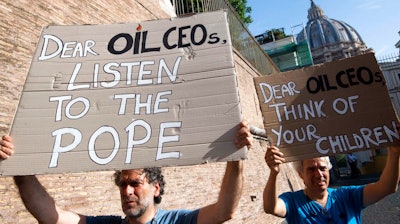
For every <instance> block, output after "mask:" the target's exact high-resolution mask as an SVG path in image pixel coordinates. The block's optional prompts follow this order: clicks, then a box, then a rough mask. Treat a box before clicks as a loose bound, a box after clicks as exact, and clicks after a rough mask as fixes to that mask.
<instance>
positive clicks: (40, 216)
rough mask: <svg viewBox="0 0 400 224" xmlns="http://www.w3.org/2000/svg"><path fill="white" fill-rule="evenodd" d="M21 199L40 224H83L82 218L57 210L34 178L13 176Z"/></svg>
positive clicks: (51, 199)
mask: <svg viewBox="0 0 400 224" xmlns="http://www.w3.org/2000/svg"><path fill="white" fill-rule="evenodd" d="M14 181H15V184H16V185H17V187H18V190H19V194H20V195H21V199H22V201H23V202H24V204H25V207H26V209H28V211H29V212H30V213H31V214H32V215H33V216H34V217H35V218H36V220H38V222H39V223H40V224H46V223H49V224H54V223H56V224H85V223H86V220H85V218H84V217H83V216H80V215H78V214H76V213H73V212H69V211H64V210H62V209H59V208H57V206H56V205H55V202H54V200H53V198H51V197H50V195H49V194H48V193H47V191H46V189H45V188H44V187H43V186H42V185H41V184H40V182H39V181H38V179H37V178H36V176H15V177H14Z"/></svg>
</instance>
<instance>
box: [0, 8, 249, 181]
mask: <svg viewBox="0 0 400 224" xmlns="http://www.w3.org/2000/svg"><path fill="white" fill-rule="evenodd" d="M240 120H241V111H240V105H239V98H238V89H237V82H236V76H235V70H234V60H233V53H232V46H231V41H230V37H229V30H228V24H227V15H226V12H224V11H219V12H211V13H204V14H197V15H194V16H191V17H185V18H171V19H166V20H158V21H145V22H141V23H134V24H112V25H111V24H110V25H83V26H49V27H46V28H45V29H44V30H43V32H42V35H41V37H40V40H39V42H38V45H37V49H36V52H35V54H34V56H33V61H32V64H31V68H30V71H29V74H28V77H27V80H26V84H25V86H24V90H23V93H22V95H21V100H20V103H19V107H18V110H17V113H16V115H15V118H14V122H13V125H12V129H11V133H10V134H11V136H12V137H13V138H14V140H15V148H16V154H15V155H13V156H12V157H11V158H10V159H9V160H6V161H3V162H1V164H0V168H1V173H2V174H3V175H21V174H38V173H62V172H83V171H96V170H111V169H131V168H139V167H149V166H175V165H191V164H200V163H206V162H214V161H228V160H239V159H243V158H245V157H246V151H245V149H241V150H238V149H236V148H235V146H234V144H233V142H234V136H235V133H236V126H237V124H238V123H239V122H240ZM28 164H29V165H28Z"/></svg>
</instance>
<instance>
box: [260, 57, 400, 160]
mask: <svg viewBox="0 0 400 224" xmlns="http://www.w3.org/2000/svg"><path fill="white" fill-rule="evenodd" d="M255 83H256V88H257V94H258V97H259V100H260V105H261V110H262V113H263V116H264V126H265V128H266V131H267V135H268V137H269V138H270V139H271V141H272V144H274V145H277V146H278V147H279V148H280V149H281V150H282V151H283V152H284V153H285V155H286V160H287V161H293V160H297V159H304V158H312V157H317V156H323V155H334V154H340V153H348V152H352V151H353V152H354V151H361V150H366V149H376V148H380V147H385V146H388V145H392V144H393V142H396V141H398V140H399V135H398V134H397V131H396V122H397V117H396V114H395V112H394V110H393V106H392V104H391V102H390V98H389V95H388V90H387V88H386V86H385V80H384V77H383V74H382V72H381V71H380V69H379V66H378V65H377V63H376V60H375V57H374V55H373V54H366V55H362V56H357V57H353V58H349V59H344V60H339V61H334V62H330V63H325V64H322V65H315V66H312V67H307V68H304V69H300V70H294V71H289V72H284V73H279V74H274V75H270V76H264V77H259V78H255Z"/></svg>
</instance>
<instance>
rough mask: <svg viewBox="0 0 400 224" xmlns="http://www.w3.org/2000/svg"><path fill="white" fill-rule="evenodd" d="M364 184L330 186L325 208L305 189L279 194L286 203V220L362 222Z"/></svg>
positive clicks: (297, 221)
mask: <svg viewBox="0 0 400 224" xmlns="http://www.w3.org/2000/svg"><path fill="white" fill-rule="evenodd" d="M363 190H364V186H343V187H339V188H337V189H332V188H328V193H329V195H328V200H327V202H326V206H325V208H323V207H322V206H321V205H320V204H318V203H317V202H315V201H312V200H311V199H309V198H308V197H307V196H306V195H305V194H304V192H303V190H300V191H296V192H286V193H283V194H281V195H279V198H281V199H282V200H283V201H284V202H285V204H286V221H287V222H288V223H290V224H294V223H316V224H322V223H335V224H340V223H344V224H353V223H354V224H355V223H362V222H361V217H362V216H361V211H362V210H363V209H364V207H363V204H362V203H363Z"/></svg>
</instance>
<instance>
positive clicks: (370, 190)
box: [363, 145, 400, 207]
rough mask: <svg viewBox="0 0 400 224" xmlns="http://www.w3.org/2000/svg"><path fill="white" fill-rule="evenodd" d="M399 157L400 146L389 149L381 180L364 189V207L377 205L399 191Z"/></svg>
mask: <svg viewBox="0 0 400 224" xmlns="http://www.w3.org/2000/svg"><path fill="white" fill-rule="evenodd" d="M399 155H400V145H397V146H392V147H389V148H388V155H387V158H386V164H385V168H383V171H382V174H381V176H380V178H379V180H378V181H377V182H375V183H371V184H368V185H366V186H365V188H364V196H363V205H364V207H366V206H368V205H371V204H373V203H376V202H377V201H379V200H381V199H383V198H384V197H385V196H387V195H389V194H391V193H394V192H396V191H397V188H398V184H399V179H400V171H399V169H400V166H399Z"/></svg>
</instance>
